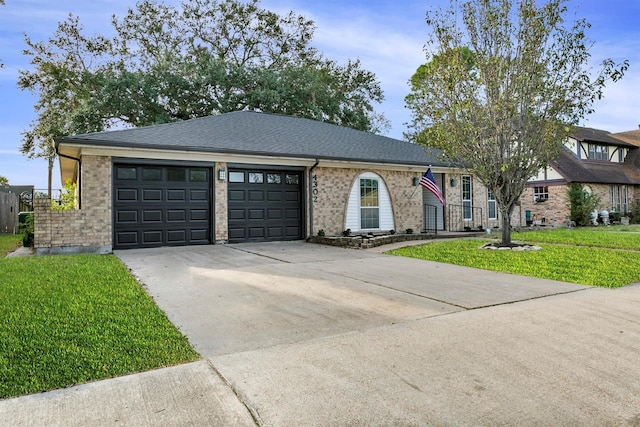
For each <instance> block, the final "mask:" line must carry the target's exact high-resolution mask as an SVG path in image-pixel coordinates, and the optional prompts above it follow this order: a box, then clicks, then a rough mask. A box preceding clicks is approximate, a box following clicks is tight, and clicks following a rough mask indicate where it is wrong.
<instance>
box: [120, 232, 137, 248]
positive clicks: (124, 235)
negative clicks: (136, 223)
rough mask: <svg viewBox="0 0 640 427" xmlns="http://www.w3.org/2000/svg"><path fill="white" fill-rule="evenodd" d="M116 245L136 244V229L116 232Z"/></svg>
mask: <svg viewBox="0 0 640 427" xmlns="http://www.w3.org/2000/svg"><path fill="white" fill-rule="evenodd" d="M116 244H118V245H138V233H137V232H136V231H128V232H126V231H123V232H120V233H117V234H116Z"/></svg>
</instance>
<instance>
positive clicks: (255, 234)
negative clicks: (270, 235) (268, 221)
mask: <svg viewBox="0 0 640 427" xmlns="http://www.w3.org/2000/svg"><path fill="white" fill-rule="evenodd" d="M262 237H265V235H264V227H250V228H249V238H252V239H255V238H262Z"/></svg>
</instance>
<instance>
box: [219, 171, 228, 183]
mask: <svg viewBox="0 0 640 427" xmlns="http://www.w3.org/2000/svg"><path fill="white" fill-rule="evenodd" d="M218 179H219V180H220V181H224V180H225V179H227V171H226V170H224V169H218Z"/></svg>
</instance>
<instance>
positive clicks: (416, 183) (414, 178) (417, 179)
mask: <svg viewBox="0 0 640 427" xmlns="http://www.w3.org/2000/svg"><path fill="white" fill-rule="evenodd" d="M418 184H420V177H419V176H414V177H413V186H414V187H417V186H418Z"/></svg>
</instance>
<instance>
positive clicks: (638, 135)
mask: <svg viewBox="0 0 640 427" xmlns="http://www.w3.org/2000/svg"><path fill="white" fill-rule="evenodd" d="M611 136H613V137H614V138H618V139H621V140H623V141H624V142H628V143H629V144H632V145H635V146H636V147H640V129H636V130H630V131H627V132H619V133H612V134H611Z"/></svg>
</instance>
